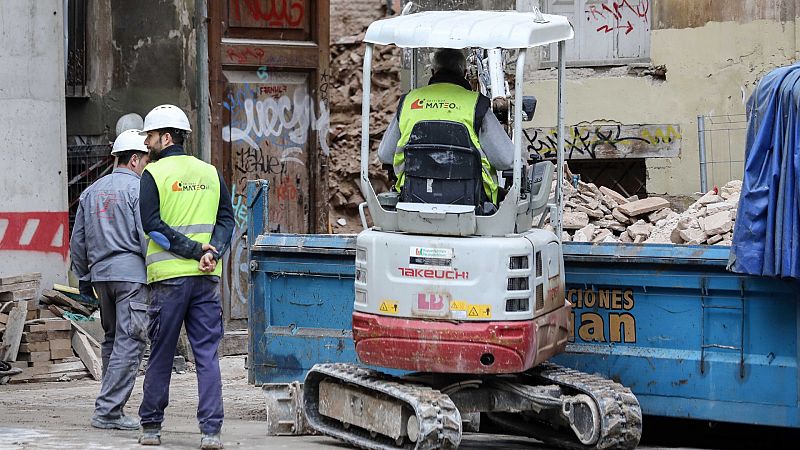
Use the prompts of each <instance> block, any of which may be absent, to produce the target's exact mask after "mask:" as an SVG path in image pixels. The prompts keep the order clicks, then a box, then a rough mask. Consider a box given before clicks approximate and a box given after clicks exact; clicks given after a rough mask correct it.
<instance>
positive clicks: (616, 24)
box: [584, 0, 650, 35]
mask: <svg viewBox="0 0 800 450" xmlns="http://www.w3.org/2000/svg"><path fill="white" fill-rule="evenodd" d="M585 6H586V9H585V10H584V13H585V16H586V21H587V22H588V23H589V24H591V25H592V26H593V27H595V31H597V32H598V33H603V34H605V33H610V32H612V31H614V30H619V31H620V32H621V34H622V35H627V34H630V32H631V31H633V30H634V29H635V28H636V27H643V28H644V29H646V30H647V29H649V28H650V17H649V14H650V0H603V1H601V2H599V3H590V2H586V5H585Z"/></svg>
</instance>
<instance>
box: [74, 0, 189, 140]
mask: <svg viewBox="0 0 800 450" xmlns="http://www.w3.org/2000/svg"><path fill="white" fill-rule="evenodd" d="M194 14H195V1H194V0H140V1H136V2H130V1H124V0H112V1H110V2H108V1H101V0H88V14H87V27H86V30H87V31H86V33H87V54H88V58H87V65H88V83H87V85H88V91H89V97H88V98H70V99H68V100H67V134H69V135H82V136H87V135H89V136H97V135H106V136H107V137H108V139H110V140H113V139H114V138H115V135H114V134H115V131H114V129H115V124H116V121H117V120H118V119H119V117H120V116H122V115H124V114H126V113H129V112H136V113H138V114H140V115H141V116H144V115H145V114H147V112H148V111H149V110H150V109H151V108H153V107H154V106H157V105H160V104H164V103H172V104H175V105H178V106H180V107H181V108H183V109H184V110H186V112H187V113H189V118H190V120H191V122H192V125H193V129H195V128H196V114H195V111H196V109H197V102H196V95H195V94H196V92H195V83H196V63H195V59H196V51H195V19H194ZM195 140H196V139H190V140H189V146H190V149H193V148H194V147H195V145H196V143H195V142H194V141H195ZM198 154H199V153H198Z"/></svg>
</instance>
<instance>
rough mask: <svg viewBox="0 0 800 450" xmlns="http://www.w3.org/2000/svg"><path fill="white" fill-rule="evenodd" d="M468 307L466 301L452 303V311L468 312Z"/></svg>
mask: <svg viewBox="0 0 800 450" xmlns="http://www.w3.org/2000/svg"><path fill="white" fill-rule="evenodd" d="M468 306H469V305H467V302H465V301H464V300H453V301H451V302H450V311H466V310H467V307H468Z"/></svg>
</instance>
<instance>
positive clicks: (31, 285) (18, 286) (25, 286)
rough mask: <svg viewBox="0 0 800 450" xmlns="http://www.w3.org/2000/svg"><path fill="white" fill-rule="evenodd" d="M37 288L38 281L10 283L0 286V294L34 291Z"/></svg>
mask: <svg viewBox="0 0 800 450" xmlns="http://www.w3.org/2000/svg"><path fill="white" fill-rule="evenodd" d="M38 288H39V282H38V281H26V282H23V283H11V284H3V285H0V292H11V291H26V290H29V289H33V290H36V289H38Z"/></svg>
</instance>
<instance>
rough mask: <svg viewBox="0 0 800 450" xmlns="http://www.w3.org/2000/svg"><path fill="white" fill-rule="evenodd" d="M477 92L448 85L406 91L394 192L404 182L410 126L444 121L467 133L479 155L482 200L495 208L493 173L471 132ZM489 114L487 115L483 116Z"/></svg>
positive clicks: (495, 188) (495, 186)
mask: <svg viewBox="0 0 800 450" xmlns="http://www.w3.org/2000/svg"><path fill="white" fill-rule="evenodd" d="M478 96H479V94H478V93H477V92H473V91H470V90H467V89H464V88H463V87H461V86H459V85H456V84H452V83H435V84H431V85H428V86H425V87H422V88H419V89H414V90H413V91H410V92H409V93H408V94H407V95H406V98H405V100H403V106H402V109H401V111H400V120H399V123H398V125H399V127H400V140H399V141H398V142H397V149H396V150H395V154H394V159H393V161H392V165H393V166H394V173H395V175H396V176H397V183H396V184H395V189H396V190H397V191H398V192H399V191H400V189H401V188H402V187H403V183H404V182H405V171H404V168H405V159H406V155H405V153H404V151H403V147H404V146H405V145H406V144H407V143H408V141H409V139H410V138H411V130H413V129H414V125H416V124H417V123H418V122H423V121H447V122H457V123H461V124H464V125H465V126H466V127H467V131H468V132H469V137H470V140H471V141H472V144H473V145H474V146H475V148H477V149H478V151H480V153H481V166H482V167H483V170H482V172H481V178H482V181H483V190H484V192H485V193H486V196H487V197H488V198H489V199H490V200H491V201H492V203H494V204H497V188H498V185H497V180H496V178H497V170H495V168H494V167H492V165H491V163H489V160H488V159H486V156H485V155H484V154H483V151H482V150H481V143H480V141H479V140H478V134H477V133H476V132H475V124H474V123H473V121H474V119H475V107H476V106H477V103H478ZM489 113H491V111H490V112H488V113H487V114H489Z"/></svg>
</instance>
